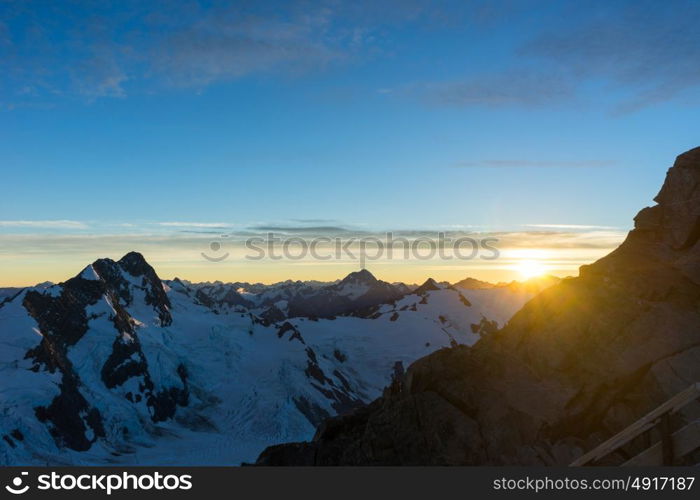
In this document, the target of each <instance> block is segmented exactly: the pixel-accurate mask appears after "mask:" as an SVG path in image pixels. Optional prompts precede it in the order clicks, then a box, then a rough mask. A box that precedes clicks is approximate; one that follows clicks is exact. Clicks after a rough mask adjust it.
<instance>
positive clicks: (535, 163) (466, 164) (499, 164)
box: [453, 159, 616, 168]
mask: <svg viewBox="0 0 700 500" xmlns="http://www.w3.org/2000/svg"><path fill="white" fill-rule="evenodd" d="M615 164H616V162H614V161H610V160H517V159H512V160H510V159H505V160H477V161H463V162H459V163H455V164H454V165H453V167H455V168H513V167H515V168H519V167H526V168H600V167H611V166H614V165H615Z"/></svg>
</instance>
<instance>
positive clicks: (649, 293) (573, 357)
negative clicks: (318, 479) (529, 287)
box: [258, 148, 700, 465]
mask: <svg viewBox="0 0 700 500" xmlns="http://www.w3.org/2000/svg"><path fill="white" fill-rule="evenodd" d="M655 201H656V202H657V203H658V204H657V205H656V206H654V207H651V208H645V209H643V210H642V211H641V212H640V213H639V214H638V215H637V217H636V218H635V229H634V230H633V231H631V232H630V233H629V235H628V237H627V239H626V241H625V242H624V243H623V244H622V245H621V246H620V247H619V248H618V249H617V250H615V251H614V252H612V253H611V254H610V255H608V256H606V257H605V258H603V259H601V260H599V261H598V262H596V263H594V264H592V265H589V266H583V267H582V268H581V273H580V277H578V278H573V279H567V280H564V281H562V282H561V283H559V284H557V285H555V286H553V287H551V288H548V289H546V290H545V291H543V292H542V293H541V294H539V295H538V296H537V297H535V298H534V299H533V300H531V301H530V302H529V303H528V304H527V305H526V306H525V307H524V308H523V309H522V310H521V311H520V312H518V313H517V314H516V315H515V316H514V317H513V318H512V320H511V321H510V322H509V323H508V325H507V326H506V327H505V328H503V329H502V330H500V331H498V332H495V333H493V334H491V335H489V336H486V337H485V338H484V339H483V340H481V341H480V342H478V343H477V344H476V345H475V346H473V347H472V348H467V347H464V346H459V347H455V348H451V349H443V350H441V351H438V352H436V353H434V354H432V355H430V356H427V357H425V358H422V359H420V360H418V361H417V362H415V363H414V364H413V365H411V367H410V368H409V369H408V371H407V373H406V376H405V378H404V380H403V381H402V383H401V384H397V383H396V382H395V383H394V384H392V387H391V388H390V389H391V390H387V391H385V393H384V396H383V397H381V398H379V399H378V400H376V401H374V402H373V403H372V404H371V405H369V406H367V407H365V408H363V409H360V410H359V411H357V412H355V413H353V414H352V415H350V416H346V417H339V418H335V419H331V420H328V421H326V422H325V423H324V424H323V425H322V426H320V427H319V428H318V431H317V434H316V436H315V438H314V440H313V441H312V442H310V443H296V444H293V445H281V446H276V447H271V448H268V449H267V450H266V451H265V452H263V454H262V455H261V456H260V458H259V461H258V463H260V464H274V465H283V464H289V465H297V464H299V465H312V464H313V465H355V464H357V465H380V464H397V465H398V464H401V465H409V464H411V465H418V464H427V465H444V464H524V465H528V464H568V463H570V462H571V461H572V460H573V459H575V458H576V457H577V456H580V455H581V454H582V453H583V452H585V451H588V450H590V449H592V448H593V447H595V446H596V445H597V444H599V443H601V442H602V441H603V440H604V439H606V438H608V437H610V436H611V435H612V434H614V433H616V432H618V431H620V430H622V429H623V428H625V427H626V426H627V425H629V424H630V423H632V422H633V421H634V420H636V419H637V418H639V417H641V416H643V415H644V414H645V413H647V412H648V411H650V410H652V409H653V408H655V407H656V406H658V405H659V404H661V403H662V402H664V401H666V400H667V399H668V398H670V397H671V396H673V395H675V394H676V393H678V392H680V391H681V390H683V389H685V388H686V387H687V386H688V385H689V384H690V383H692V382H697V381H700V243H698V240H699V239H700V148H697V149H694V150H691V151H688V152H687V153H684V154H682V155H680V156H679V157H678V158H677V160H676V162H675V165H674V166H673V168H671V169H670V170H669V171H668V174H667V176H666V181H665V183H664V185H663V188H662V189H661V192H660V193H659V195H658V196H657V197H656V198H655ZM699 417H700V411H699V410H698V408H697V405H696V406H695V407H693V406H691V407H688V410H687V411H686V412H685V413H684V414H682V415H681V416H679V417H678V419H679V420H685V421H690V420H691V419H693V420H694V419H697V418H699ZM639 449H640V448H639V445H638V444H637V443H631V445H630V446H628V447H627V448H626V449H624V450H621V451H620V452H619V453H618V454H617V455H615V456H611V457H609V461H610V462H611V463H620V461H621V460H623V459H624V458H626V457H628V456H631V455H633V454H635V453H636V452H638V451H639ZM697 458H698V457H693V458H692V460H695V462H693V463H696V462H697ZM692 460H691V461H692Z"/></svg>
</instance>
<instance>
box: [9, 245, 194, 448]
mask: <svg viewBox="0 0 700 500" xmlns="http://www.w3.org/2000/svg"><path fill="white" fill-rule="evenodd" d="M56 288H58V291H57V293H51V294H49V293H40V292H38V291H35V290H30V291H28V292H27V293H26V295H25V296H24V299H23V302H22V305H23V306H24V308H25V309H26V310H27V312H28V313H29V314H30V315H31V317H32V318H34V320H35V321H36V322H37V324H38V326H39V330H40V332H41V336H42V340H41V342H40V343H39V345H38V346H36V347H35V348H33V349H31V350H29V351H28V352H27V353H26V356H25V358H26V359H29V360H31V361H32V371H34V372H39V371H41V370H47V371H49V372H51V373H55V372H58V373H60V374H61V383H60V393H59V394H58V396H56V397H55V398H54V399H53V401H52V402H51V403H50V404H49V405H48V406H38V407H36V408H35V413H36V416H37V418H38V419H39V420H40V421H42V422H46V423H47V424H49V426H50V432H51V434H52V436H53V437H54V439H55V440H56V442H57V443H58V444H60V445H61V446H64V445H65V446H66V447H68V448H71V449H74V450H77V451H85V450H87V449H89V448H90V447H91V446H92V443H94V442H95V441H96V440H97V439H98V438H101V437H105V429H104V425H103V416H102V415H101V413H100V410H99V409H98V408H96V407H93V406H91V405H90V404H89V403H88V401H87V400H86V399H85V397H84V395H83V393H82V391H84V390H85V388H84V387H83V383H82V381H81V379H80V376H79V374H78V372H77V370H76V368H75V367H74V366H73V363H72V362H71V359H70V357H69V349H70V348H72V347H73V346H75V345H76V344H77V343H78V342H79V341H80V340H81V339H82V338H83V336H85V335H86V334H87V333H88V330H89V322H90V321H92V320H95V319H97V318H99V317H100V315H99V314H91V313H89V310H90V308H91V307H92V306H95V305H96V304H97V303H98V302H100V301H107V303H108V304H109V305H110V308H111V310H112V313H111V314H110V317H109V321H110V322H111V323H112V324H113V326H114V340H113V343H112V345H111V354H110V355H109V356H108V358H107V359H106V361H105V363H104V365H103V366H102V369H101V379H102V382H103V383H104V385H105V387H107V388H108V389H113V388H115V387H120V386H123V385H124V384H126V383H127V381H129V380H131V379H133V380H135V381H136V382H135V384H134V385H135V386H136V387H137V388H138V390H134V391H131V392H129V393H128V399H129V400H130V401H132V402H135V403H139V402H141V401H142V400H143V401H144V402H145V404H146V406H147V407H148V409H149V414H150V417H151V420H152V421H153V422H159V421H162V420H167V419H169V418H171V417H172V416H173V415H174V414H175V408H176V405H181V406H185V405H187V401H188V386H187V372H186V370H185V368H184V366H182V365H181V366H180V367H178V371H177V374H178V376H179V378H180V380H181V382H182V387H177V386H175V387H166V388H161V389H160V390H158V388H156V387H155V384H154V383H153V381H152V378H151V374H150V373H149V369H148V363H147V361H146V358H145V356H144V354H143V352H142V350H141V344H140V341H139V338H138V335H137V332H136V330H135V328H134V319H133V318H132V317H131V316H130V315H129V313H128V312H127V309H126V308H127V307H128V306H129V305H131V304H132V303H133V302H134V300H135V298H134V294H136V293H139V294H141V293H142V294H143V302H144V303H145V304H146V305H147V306H150V307H152V308H153V314H154V315H155V317H156V318H157V321H158V322H159V323H160V325H161V326H167V325H170V324H171V323H172V317H171V315H170V300H169V299H168V297H167V295H166V294H165V291H164V290H163V285H162V284H161V281H160V279H159V278H158V276H157V275H156V273H155V271H154V270H153V268H152V267H151V266H150V265H149V264H148V263H147V262H146V261H145V259H144V258H143V256H142V255H141V254H138V253H135V252H131V253H129V254H127V255H126V256H124V257H123V258H122V259H121V260H119V261H118V262H115V261H113V260H111V259H100V260H97V261H95V262H94V263H93V264H92V265H90V266H88V267H87V268H85V270H84V271H83V272H82V273H81V274H80V275H78V276H76V277H74V278H71V279H69V280H68V281H66V282H65V283H62V284H61V285H59V286H58V287H56Z"/></svg>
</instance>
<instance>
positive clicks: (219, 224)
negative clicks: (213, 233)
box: [157, 221, 231, 229]
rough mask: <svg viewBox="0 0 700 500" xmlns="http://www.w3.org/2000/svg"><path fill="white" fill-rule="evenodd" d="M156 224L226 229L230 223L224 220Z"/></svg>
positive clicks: (161, 224)
mask: <svg viewBox="0 0 700 500" xmlns="http://www.w3.org/2000/svg"><path fill="white" fill-rule="evenodd" d="M157 225H159V226H163V227H200V228H214V229H226V228H228V227H231V224H227V223H226V222H177V221H175V222H158V223H157Z"/></svg>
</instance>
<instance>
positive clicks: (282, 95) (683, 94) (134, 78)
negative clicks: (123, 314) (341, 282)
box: [0, 0, 700, 283]
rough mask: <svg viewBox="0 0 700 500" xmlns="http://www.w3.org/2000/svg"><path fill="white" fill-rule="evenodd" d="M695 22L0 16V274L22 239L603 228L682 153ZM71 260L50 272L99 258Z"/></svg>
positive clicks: (630, 11)
mask: <svg viewBox="0 0 700 500" xmlns="http://www.w3.org/2000/svg"><path fill="white" fill-rule="evenodd" d="M699 14H700V4H698V3H697V2H685V1H681V0H671V1H669V2H663V3H662V2H645V1H628V2H619V1H618V2H616V1H605V2H603V1H600V2H599V1H585V2H561V1H501V2H481V1H474V2H464V1H462V2H422V1H418V0H415V1H410V0H409V1H401V2H400V1H383V2H362V1H360V2H343V1H314V2H311V1H307V2H279V3H275V2H131V1H119V2H108V1H105V2H78V1H65V2H48V1H45V2H33V1H23V2H19V1H18V2H14V1H9V2H8V1H5V2H2V3H0V61H1V64H2V68H3V76H2V77H1V79H0V91H1V92H0V136H1V137H2V140H0V165H2V167H1V168H2V178H3V188H4V189H3V193H2V197H0V237H2V238H3V241H4V242H5V246H6V248H13V249H14V250H6V251H5V252H4V256H3V257H2V261H0V265H2V262H4V263H5V265H7V266H8V269H9V268H10V267H12V269H13V273H15V275H17V276H16V278H14V279H13V280H10V281H12V282H13V283H14V282H15V281H17V282H19V281H22V279H21V278H20V277H19V274H20V272H21V271H22V272H23V270H24V269H28V268H29V267H31V265H32V263H34V264H37V262H36V261H34V260H32V259H33V257H26V256H24V255H20V256H18V255H17V254H16V253H13V252H17V247H18V245H19V243H17V241H18V240H17V238H18V237H20V236H21V237H22V238H27V237H29V236H30V235H37V234H38V235H40V236H41V238H42V241H44V242H45V243H43V244H42V247H43V248H44V250H43V252H45V253H46V254H47V257H45V262H46V263H47V264H46V269H48V268H49V267H51V266H50V265H49V264H50V262H51V259H52V258H53V259H58V258H59V257H58V255H59V253H60V252H61V250H59V248H60V246H55V247H54V246H52V243H51V242H52V241H54V240H53V239H52V238H54V236H55V237H59V236H66V235H74V234H77V235H88V236H93V235H96V234H105V235H109V236H112V235H115V234H120V232H124V233H128V234H129V235H133V234H139V235H143V234H151V233H157V235H158V237H159V238H160V237H161V236H162V233H161V232H160V231H162V230H163V228H170V229H172V230H173V231H174V232H178V231H184V230H187V229H188V228H189V229H192V228H193V227H197V225H199V226H200V227H207V224H212V223H222V224H224V225H225V227H226V228H228V229H231V228H235V229H236V230H241V231H245V230H246V229H248V228H251V227H260V226H264V225H274V226H277V227H287V228H290V230H293V229H294V228H297V227H302V228H303V227H305V226H309V225H311V226H319V225H321V226H332V227H338V228H352V229H358V228H361V229H363V230H376V231H384V230H395V229H405V230H409V229H415V230H433V229H437V228H444V227H448V228H454V227H462V228H467V227H473V228H478V229H479V230H481V231H513V232H517V231H525V230H528V228H529V229H532V228H533V227H540V226H547V227H548V229H549V230H554V229H556V231H554V232H557V231H564V230H565V229H566V228H564V227H563V226H575V225H578V226H580V225H583V226H604V227H605V228H617V229H619V230H620V231H624V230H626V229H628V228H629V227H630V226H631V220H632V217H633V216H634V214H636V212H637V211H638V210H639V209H640V208H641V207H643V206H645V205H648V204H650V203H651V200H652V198H653V196H654V195H655V194H656V192H657V191H658V189H659V187H660V185H661V183H662V181H663V178H664V174H665V171H666V169H667V168H668V167H669V166H670V165H671V163H672V161H673V158H674V157H675V155H677V154H679V153H681V152H682V151H684V150H687V149H689V148H691V147H694V146H696V145H698V138H697V130H698V129H697V109H698V104H699V103H700V101H699V100H698V99H699V97H700V93H699V92H698V89H699V87H700V64H699V63H700V60H699V59H700V32H699V31H698V30H697V29H696V26H695V22H696V20H697V18H698V15H699ZM61 221H63V222H61ZM168 222H179V223H183V224H181V225H180V226H179V227H178V226H175V225H165V226H163V225H162V223H168ZM553 226H556V228H554V227H553ZM155 227H157V228H159V231H153V228H155ZM540 229H542V227H540ZM568 229H569V230H571V229H576V228H568ZM578 230H579V232H580V230H581V228H578ZM12 238H14V239H12ZM129 244H132V242H131V241H130V243H129ZM134 244H135V245H137V246H138V241H136V242H134ZM606 244H607V243H606ZM20 246H21V245H20ZM79 246H80V248H81V249H83V250H85V254H83V253H81V254H79V255H78V254H75V253H70V252H68V253H65V251H63V252H64V253H63V254H61V257H60V259H61V262H66V263H67V264H66V265H67V266H69V267H70V266H73V267H77V268H79V267H80V265H82V264H83V262H79V261H80V259H84V258H86V257H87V255H86V254H87V253H89V252H92V253H93V254H95V253H99V252H105V251H108V250H109V249H106V248H104V247H101V246H94V247H90V245H87V246H86V244H85V243H84V242H83V243H82V244H81V245H79ZM121 250H122V249H121V248H119V251H121ZM116 251H117V249H116V248H115V249H114V252H116ZM197 254H198V252H194V253H193V255H197ZM98 256H99V255H94V257H98ZM157 258H159V259H160V260H161V262H162V261H166V260H168V259H167V258H166V257H164V256H163V255H161V254H158V257H157ZM178 262H180V264H181V263H182V262H181V261H178ZM68 263H70V264H68ZM79 264H80V265H79ZM35 267H36V268H37V269H43V268H42V267H41V266H37V265H35ZM54 267H56V266H54ZM73 267H71V269H73ZM173 268H174V265H173ZM61 272H63V271H61ZM66 272H67V271H66ZM217 272H219V271H217ZM236 272H240V269H238V270H237V271H236ZM56 273H58V271H56ZM227 273H228V274H227V278H231V277H232V276H231V275H232V274H235V272H234V271H233V270H229V271H227ZM275 273H277V274H278V275H279V276H280V277H282V275H283V274H285V273H287V274H289V273H290V270H289V269H287V268H284V269H282V270H278V271H275ZM295 273H296V274H298V275H299V276H301V275H302V274H303V273H309V270H308V269H305V270H302V271H299V272H298V273H297V272H296V271H295V272H294V273H291V274H295ZM396 273H397V274H396V275H397V276H398V271H397V272H396ZM455 273H457V271H455ZM196 274H197V272H194V271H193V276H195V275H196ZM213 274H215V273H214V272H213V271H212V275H213ZM310 274H311V275H310V276H309V277H315V276H316V275H315V274H314V272H311V273H310ZM423 274H426V273H423ZM207 276H209V274H207ZM392 276H393V275H392ZM195 277H196V276H195ZM416 277H417V278H418V277H419V276H418V275H416ZM270 279H272V278H270ZM0 281H1V280H0ZM30 281H31V280H30Z"/></svg>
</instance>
